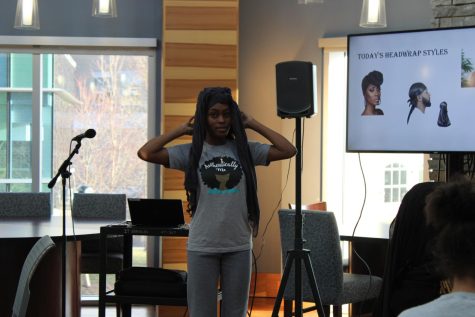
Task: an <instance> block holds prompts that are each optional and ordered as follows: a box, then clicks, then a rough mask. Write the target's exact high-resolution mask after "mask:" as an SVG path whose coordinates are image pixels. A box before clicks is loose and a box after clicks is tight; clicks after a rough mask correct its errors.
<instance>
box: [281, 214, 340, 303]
mask: <svg viewBox="0 0 475 317" xmlns="http://www.w3.org/2000/svg"><path fill="white" fill-rule="evenodd" d="M302 217H303V238H304V240H305V241H306V242H305V244H304V249H308V250H310V261H311V263H312V266H313V270H314V273H315V280H316V282H317V286H318V288H319V291H320V297H321V299H322V301H323V302H331V301H332V299H334V298H336V297H337V296H338V295H339V294H340V293H341V291H342V288H343V269H342V256H341V248H340V235H339V232H338V226H337V223H336V219H335V216H334V214H333V212H327V211H307V210H302ZM279 224H280V238H281V245H282V257H283V261H284V262H283V263H285V258H286V254H287V251H289V250H293V249H294V241H295V211H294V210H290V209H281V210H280V211H279ZM294 266H295V263H293V265H292V272H291V273H290V276H289V280H288V282H287V285H286V288H285V293H284V297H285V299H293V297H294V296H295V287H294V286H295V282H294V278H295V277H294ZM302 276H303V280H304V281H303V283H302V285H303V292H302V294H303V296H304V298H305V297H306V298H309V299H313V296H312V291H311V289H310V285H309V284H308V281H307V280H308V279H307V278H306V277H307V276H308V275H307V272H306V270H305V266H304V265H303V264H302Z"/></svg>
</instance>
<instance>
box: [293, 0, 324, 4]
mask: <svg viewBox="0 0 475 317" xmlns="http://www.w3.org/2000/svg"><path fill="white" fill-rule="evenodd" d="M309 3H323V0H298V4H309Z"/></svg>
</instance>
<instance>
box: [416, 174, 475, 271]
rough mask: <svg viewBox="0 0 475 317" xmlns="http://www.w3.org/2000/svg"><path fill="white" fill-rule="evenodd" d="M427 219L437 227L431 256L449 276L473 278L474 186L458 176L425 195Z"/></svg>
mask: <svg viewBox="0 0 475 317" xmlns="http://www.w3.org/2000/svg"><path fill="white" fill-rule="evenodd" d="M425 213H426V218H427V222H428V223H429V224H431V225H432V226H434V228H435V229H436V230H437V234H436V243H435V247H434V255H435V256H436V258H437V259H438V266H439V268H440V270H441V271H442V272H443V273H445V274H446V275H447V276H450V277H462V278H463V277H472V278H475V186H474V184H472V183H471V182H470V181H468V180H466V179H464V178H460V177H458V178H457V179H456V180H454V181H452V182H450V183H447V184H444V185H442V186H440V187H438V188H436V189H435V190H434V192H432V193H431V194H430V195H429V196H428V197H427V204H426V208H425Z"/></svg>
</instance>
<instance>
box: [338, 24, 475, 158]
mask: <svg viewBox="0 0 475 317" xmlns="http://www.w3.org/2000/svg"><path fill="white" fill-rule="evenodd" d="M474 39H475V27H462V28H447V29H431V30H413V31H402V32H387V33H377V34H376V33H372V34H352V35H349V36H348V82H347V88H348V94H347V134H346V150H347V152H405V153H411V152H420V153H454V152H455V153H456V152H475V40H474ZM378 88H380V89H378Z"/></svg>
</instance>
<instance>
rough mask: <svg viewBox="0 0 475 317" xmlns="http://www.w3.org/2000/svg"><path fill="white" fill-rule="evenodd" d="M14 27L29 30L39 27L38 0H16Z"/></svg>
mask: <svg viewBox="0 0 475 317" xmlns="http://www.w3.org/2000/svg"><path fill="white" fill-rule="evenodd" d="M14 28H16V29H29V30H39V29H40V18H39V15H38V0H18V2H17V6H16V15H15V24H14Z"/></svg>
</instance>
